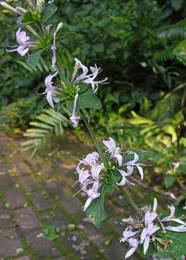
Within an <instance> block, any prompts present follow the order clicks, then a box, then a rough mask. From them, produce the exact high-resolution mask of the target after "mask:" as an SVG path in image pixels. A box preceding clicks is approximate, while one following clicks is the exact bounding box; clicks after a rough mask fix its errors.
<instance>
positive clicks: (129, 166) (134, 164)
mask: <svg viewBox="0 0 186 260" xmlns="http://www.w3.org/2000/svg"><path fill="white" fill-rule="evenodd" d="M128 153H129V154H133V155H134V159H133V160H131V161H129V162H127V163H124V165H125V166H127V169H128V171H129V172H130V173H132V172H133V169H134V167H136V168H137V169H138V171H139V174H140V177H141V180H143V168H142V167H141V164H140V163H137V161H138V160H139V156H138V155H137V153H135V152H128Z"/></svg>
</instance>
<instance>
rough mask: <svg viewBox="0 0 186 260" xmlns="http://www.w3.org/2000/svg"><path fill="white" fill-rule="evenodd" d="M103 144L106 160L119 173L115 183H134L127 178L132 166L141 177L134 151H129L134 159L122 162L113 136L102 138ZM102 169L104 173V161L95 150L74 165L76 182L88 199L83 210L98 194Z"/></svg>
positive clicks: (140, 168)
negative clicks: (118, 179)
mask: <svg viewBox="0 0 186 260" xmlns="http://www.w3.org/2000/svg"><path fill="white" fill-rule="evenodd" d="M103 144H104V145H105V146H106V152H107V153H108V154H109V158H108V160H109V161H110V162H111V164H112V163H113V162H114V164H115V165H114V167H115V168H116V169H117V171H118V173H119V174H120V175H121V181H120V182H119V183H116V185H118V186H124V185H125V184H126V183H127V184H132V185H134V184H133V183H131V182H129V181H128V180H127V177H130V176H131V175H132V174H133V170H134V167H137V168H138V170H139V172H140V173H141V177H142V178H143V170H142V167H141V166H140V164H139V163H137V161H138V160H139V157H138V155H137V154H136V153H134V152H133V153H132V152H129V153H132V154H134V159H133V160H130V161H128V162H127V163H123V156H122V154H121V150H120V148H119V147H117V145H116V143H115V141H114V139H113V138H111V137H110V138H109V139H108V140H104V141H103ZM121 167H122V169H123V168H126V171H124V170H121ZM103 169H105V172H104V173H106V167H105V165H104V163H103V162H101V159H100V156H99V154H98V153H97V152H92V153H90V154H88V155H87V156H86V157H85V158H84V159H83V160H81V161H80V162H79V163H78V165H77V167H76V171H77V173H78V175H79V180H78V182H79V184H80V186H81V190H82V191H83V192H84V193H86V195H87V196H88V199H87V201H86V203H85V205H84V210H86V209H87V208H88V206H89V205H90V204H91V202H92V201H93V200H94V199H95V198H98V197H99V196H100V192H99V191H98V190H99V189H100V188H101V186H102V183H103V182H104V178H101V177H102V176H104V173H103V172H102V170H103ZM101 180H102V181H101ZM90 187H91V188H90Z"/></svg>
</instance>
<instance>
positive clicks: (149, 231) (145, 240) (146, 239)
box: [140, 220, 160, 255]
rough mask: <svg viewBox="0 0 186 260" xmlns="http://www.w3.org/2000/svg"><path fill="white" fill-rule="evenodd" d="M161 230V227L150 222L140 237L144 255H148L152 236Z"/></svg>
mask: <svg viewBox="0 0 186 260" xmlns="http://www.w3.org/2000/svg"><path fill="white" fill-rule="evenodd" d="M159 229H160V227H158V226H156V225H154V224H153V223H152V222H150V221H149V220H148V222H147V225H146V226H145V228H144V229H143V230H142V233H141V236H140V237H141V240H140V243H141V244H143V253H144V255H145V254H146V252H147V250H148V248H149V243H150V239H151V236H152V235H153V234H154V233H155V232H156V231H157V230H159Z"/></svg>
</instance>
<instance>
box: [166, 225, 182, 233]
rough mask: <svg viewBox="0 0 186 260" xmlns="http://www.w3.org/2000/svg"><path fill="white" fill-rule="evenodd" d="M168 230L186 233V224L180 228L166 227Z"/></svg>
mask: <svg viewBox="0 0 186 260" xmlns="http://www.w3.org/2000/svg"><path fill="white" fill-rule="evenodd" d="M165 229H166V230H169V231H175V232H186V224H185V225H180V226H177V227H176V226H167V227H165Z"/></svg>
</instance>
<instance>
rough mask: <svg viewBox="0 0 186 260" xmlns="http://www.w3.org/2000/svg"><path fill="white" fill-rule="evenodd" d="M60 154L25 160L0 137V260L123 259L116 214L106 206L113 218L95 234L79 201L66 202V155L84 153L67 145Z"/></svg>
mask: <svg viewBox="0 0 186 260" xmlns="http://www.w3.org/2000/svg"><path fill="white" fill-rule="evenodd" d="M63 150H65V152H64V151H63V152H56V153H54V154H53V155H52V154H49V155H48V157H45V158H42V157H39V156H36V157H35V158H33V159H31V158H30V156H29V154H28V153H25V152H23V151H22V150H21V148H20V141H14V140H12V139H11V138H8V137H6V136H2V135H1V136H0V260H3V259H17V260H29V259H33V260H43V259H44V260H45V259H56V260H65V259H70V260H71V259H72V260H76V259H85V260H95V259H103V260H104V259H109V260H112V259H115V260H117V259H118V260H119V259H123V257H124V254H125V251H126V250H125V248H124V247H123V245H121V244H119V243H118V241H119V237H120V235H121V227H120V226H119V224H118V220H117V217H115V216H118V215H120V217H119V219H121V216H122V213H123V212H122V209H119V211H118V212H116V209H117V207H116V208H115V210H114V211H113V210H112V208H113V203H110V204H108V205H107V209H108V210H109V211H112V212H114V214H113V217H112V218H111V219H110V220H109V221H108V222H107V223H106V224H104V225H103V226H102V227H101V228H100V229H96V228H95V227H94V226H93V225H92V224H91V223H89V222H88V220H87V218H86V217H85V215H84V214H83V213H82V211H81V207H82V205H83V201H84V199H83V198H82V197H81V195H78V196H75V197H73V198H72V195H73V194H74V193H76V191H77V190H76V187H72V184H73V183H74V182H75V178H74V174H73V169H74V166H75V163H76V161H75V159H72V156H71V152H70V151H72V154H73V155H74V156H76V157H77V158H81V156H82V153H83V150H84V148H83V147H80V146H78V150H79V152H75V153H74V149H73V146H70V145H68V144H67V145H66V146H65V147H64V148H63ZM85 153H86V152H85ZM119 198H120V200H119V199H118V200H117V203H118V201H119V203H121V204H123V201H122V197H121V196H120V197H119ZM123 206H124V204H123ZM113 223H115V224H116V225H113ZM118 231H119V232H118ZM119 233H120V234H119ZM133 259H140V257H137V258H133Z"/></svg>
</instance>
